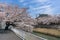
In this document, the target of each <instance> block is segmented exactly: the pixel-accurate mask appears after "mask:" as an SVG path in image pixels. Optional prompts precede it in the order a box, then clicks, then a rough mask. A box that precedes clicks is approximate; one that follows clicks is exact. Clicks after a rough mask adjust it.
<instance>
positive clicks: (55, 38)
mask: <svg viewBox="0 0 60 40" xmlns="http://www.w3.org/2000/svg"><path fill="white" fill-rule="evenodd" d="M33 34H35V35H37V36H40V37H43V38H46V39H48V40H60V38H57V37H53V36H49V35H45V34H42V33H38V32H35V31H34V32H33Z"/></svg>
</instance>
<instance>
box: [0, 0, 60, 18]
mask: <svg viewBox="0 0 60 40" xmlns="http://www.w3.org/2000/svg"><path fill="white" fill-rule="evenodd" d="M0 3H7V4H17V5H19V6H20V7H22V8H23V7H26V8H28V10H27V12H29V14H30V15H31V16H32V17H33V18H35V17H36V16H37V15H38V14H50V15H57V14H60V0H0Z"/></svg>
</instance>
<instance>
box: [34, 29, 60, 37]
mask: <svg viewBox="0 0 60 40" xmlns="http://www.w3.org/2000/svg"><path fill="white" fill-rule="evenodd" d="M34 32H38V33H43V34H47V35H51V36H55V37H60V30H57V29H47V28H35V29H34Z"/></svg>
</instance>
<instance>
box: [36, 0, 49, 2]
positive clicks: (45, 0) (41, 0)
mask: <svg viewBox="0 0 60 40" xmlns="http://www.w3.org/2000/svg"><path fill="white" fill-rule="evenodd" d="M36 1H37V2H41V3H43V2H47V1H49V0H36Z"/></svg>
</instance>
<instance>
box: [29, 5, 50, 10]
mask: <svg viewBox="0 0 60 40" xmlns="http://www.w3.org/2000/svg"><path fill="white" fill-rule="evenodd" d="M50 6H51V5H45V6H39V7H36V8H34V7H32V6H29V8H30V9H32V10H38V9H43V8H49V7H50Z"/></svg>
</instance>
